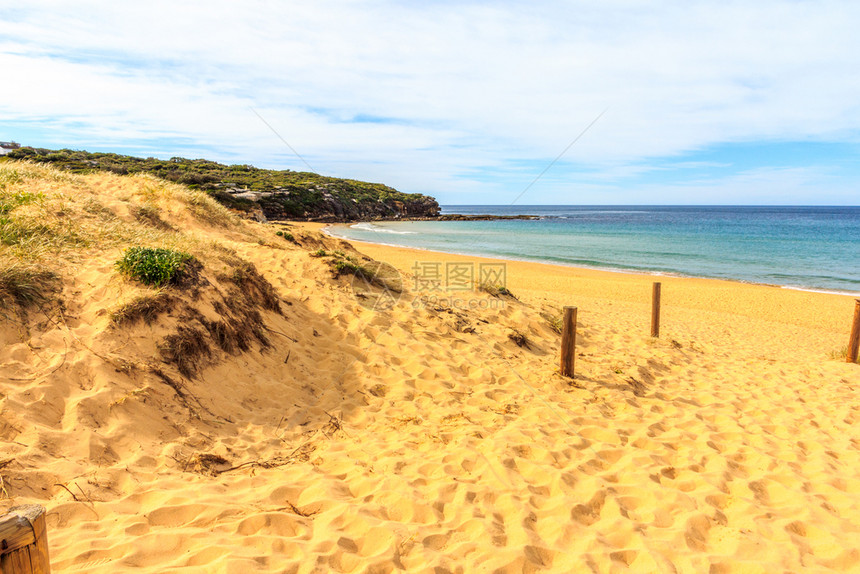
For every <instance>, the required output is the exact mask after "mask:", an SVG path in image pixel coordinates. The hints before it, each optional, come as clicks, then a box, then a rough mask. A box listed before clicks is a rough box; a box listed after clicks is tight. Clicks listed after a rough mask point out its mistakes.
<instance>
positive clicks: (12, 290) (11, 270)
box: [0, 263, 60, 307]
mask: <svg viewBox="0 0 860 574" xmlns="http://www.w3.org/2000/svg"><path fill="white" fill-rule="evenodd" d="M59 281H60V278H59V275H57V274H56V273H54V272H53V271H50V270H47V269H44V268H40V267H37V266H35V265H23V264H19V263H13V264H11V265H4V266H3V267H2V268H0V301H4V300H8V301H11V302H14V303H16V304H17V305H19V306H21V307H28V306H30V305H36V304H41V303H44V302H45V301H48V300H49V299H50V298H51V297H52V295H53V294H54V293H55V292H56V291H57V290H58V289H59Z"/></svg>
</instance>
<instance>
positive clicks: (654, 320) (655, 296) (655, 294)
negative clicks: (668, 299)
mask: <svg viewBox="0 0 860 574" xmlns="http://www.w3.org/2000/svg"><path fill="white" fill-rule="evenodd" d="M651 336H652V337H659V336H660V283H658V282H655V283H654V288H653V289H652V291H651Z"/></svg>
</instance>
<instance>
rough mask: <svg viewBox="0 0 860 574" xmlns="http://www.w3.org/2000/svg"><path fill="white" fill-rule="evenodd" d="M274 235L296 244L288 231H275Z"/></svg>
mask: <svg viewBox="0 0 860 574" xmlns="http://www.w3.org/2000/svg"><path fill="white" fill-rule="evenodd" d="M275 235H277V236H278V237H283V238H284V239H286V240H287V241H292V242H293V243H295V242H296V238H295V237H293V234H292V233H290V232H289V231H276V232H275Z"/></svg>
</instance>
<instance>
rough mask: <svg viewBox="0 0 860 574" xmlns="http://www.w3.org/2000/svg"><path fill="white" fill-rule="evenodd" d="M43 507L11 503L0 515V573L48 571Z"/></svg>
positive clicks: (44, 573)
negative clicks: (3, 513) (11, 505)
mask: <svg viewBox="0 0 860 574" xmlns="http://www.w3.org/2000/svg"><path fill="white" fill-rule="evenodd" d="M50 572H51V563H50V560H49V558H48V534H47V531H46V529H45V509H44V508H42V507H41V506H37V505H35V504H28V505H26V506H14V507H12V508H10V509H9V512H8V513H7V514H5V515H3V516H2V517H0V574H50Z"/></svg>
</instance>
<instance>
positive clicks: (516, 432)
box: [0, 176, 860, 573]
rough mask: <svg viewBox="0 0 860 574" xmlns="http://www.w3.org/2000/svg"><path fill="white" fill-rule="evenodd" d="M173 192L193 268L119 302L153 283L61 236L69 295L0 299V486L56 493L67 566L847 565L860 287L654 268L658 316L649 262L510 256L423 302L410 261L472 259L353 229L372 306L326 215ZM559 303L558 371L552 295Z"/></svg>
mask: <svg viewBox="0 0 860 574" xmlns="http://www.w3.org/2000/svg"><path fill="white" fill-rule="evenodd" d="M98 177H100V178H101V179H98V180H93V181H90V180H81V181H79V182H78V183H77V184H76V185H78V186H81V187H82V188H85V189H86V190H87V193H89V194H91V196H92V197H91V198H95V199H98V200H99V201H100V202H101V204H102V205H103V206H104V207H105V209H108V210H109V211H110V212H111V214H112V215H111V217H116V218H119V219H121V220H123V221H126V220H127V221H129V222H131V221H132V218H131V217H130V216H128V213H131V212H132V211H130V207H129V206H130V205H133V204H134V203H135V201H138V200H137V199H136V197H137V196H136V195H135V194H136V193H137V192H135V191H134V189H130V188H134V186H136V185H142V184H141V183H140V182H139V181H137V180H134V179H133V178H119V177H113V176H110V177H108V176H98ZM129 179H131V182H129V181H128V180H129ZM120 189H121V190H125V191H126V195H128V196H129V197H128V198H127V199H125V200H122V199H117V197H118V195H117V193H118V190H120ZM129 189H130V190H129ZM177 193H178V192H177ZM119 195H122V194H119ZM111 198H113V199H111ZM166 201H167V200H164V202H166ZM164 202H163V205H162V208H163V211H162V217H163V219H164V221H165V222H167V223H169V224H171V225H174V226H175V227H177V228H181V229H182V230H183V231H182V233H183V234H184V235H187V236H188V237H190V238H192V239H193V242H192V243H190V244H192V247H193V246H195V245H196V246H197V247H194V249H198V252H199V254H200V255H199V256H200V258H201V259H202V260H203V262H204V271H203V277H204V279H205V280H206V282H205V283H201V284H200V285H199V287H198V289H197V291H196V293H192V292H189V291H183V290H179V289H176V288H172V289H169V290H168V291H167V292H166V293H168V294H169V295H171V296H172V297H174V298H175V301H174V302H173V304H172V307H170V306H169V308H167V309H163V310H161V311H160V312H159V313H158V314H156V316H155V318H154V319H153V320H152V321H151V323H149V324H147V323H146V322H145V321H136V322H133V323H130V324H120V325H117V324H116V323H115V322H112V321H111V310H115V309H116V308H117V305H118V302H123V301H128V300H130V299H132V298H133V297H137V296H140V295H141V293H144V294H145V293H147V292H148V290H147V289H146V288H143V287H140V286H137V285H134V284H131V283H130V282H128V281H126V280H124V279H122V278H120V277H119V276H118V275H117V274H116V272H115V270H114V268H113V262H114V261H115V260H116V259H117V258H118V256H119V254H120V252H121V250H122V247H123V245H121V244H119V243H117V244H108V245H103V246H97V247H92V248H90V250H89V251H87V252H86V254H85V255H82V256H79V257H74V258H68V259H64V260H63V261H64V264H63V265H64V269H63V290H62V299H63V301H64V302H65V303H64V307H63V308H62V309H54V310H51V309H46V310H45V311H44V312H42V311H38V310H30V311H28V312H27V313H26V316H25V317H23V318H22V317H18V316H17V315H9V316H7V319H5V320H4V323H2V335H0V337H2V343H3V346H2V349H0V417H2V418H0V438H2V441H3V442H2V455H0V476H2V478H3V485H4V491H3V492H2V493H0V496H4V498H5V500H3V501H2V504H4V505H7V506H8V505H12V504H20V503H26V502H37V503H40V504H43V505H45V506H46V507H47V508H48V529H49V537H50V548H51V553H52V561H53V567H54V570H55V571H56V572H77V571H80V572H105V573H108V572H110V573H112V572H117V571H124V570H128V569H132V568H138V569H142V570H144V571H149V572H168V571H188V572H198V571H200V572H209V571H211V572H248V571H259V572H302V573H308V572H329V571H334V572H395V571H408V572H428V573H429V572H433V573H440V572H511V573H513V572H517V573H519V572H538V571H553V572H590V571H594V572H625V571H633V572H782V571H802V570H809V571H828V570H836V571H858V570H860V426H858V424H857V423H858V422H860V396H858V392H860V366H858V365H849V364H846V363H844V362H843V360H841V359H839V358H838V354H839V351H840V350H841V349H842V348H843V347H844V345H845V343H846V342H847V337H848V327H849V322H850V318H851V313H852V310H853V305H854V301H853V299H852V298H850V297H845V296H837V295H825V294H814V293H802V292H796V291H789V290H784V289H778V288H773V287H764V286H750V285H742V284H738V283H730V282H721V281H705V280H692V279H677V278H662V282H663V292H664V298H663V306H664V311H663V329H662V333H661V338H660V339H652V338H651V337H649V336H648V321H649V318H650V315H649V313H650V302H649V301H650V285H651V282H652V281H653V278H652V277H648V276H637V275H624V274H616V273H601V272H596V271H586V270H580V269H569V268H561V267H553V266H545V265H538V264H528V263H520V262H509V263H508V264H507V265H508V266H507V277H508V281H507V286H508V288H509V289H510V290H511V291H512V292H513V294H514V295H515V296H516V297H517V298H518V299H512V298H509V297H504V296H502V297H492V296H491V295H489V294H487V293H484V292H473V291H469V292H465V291H464V292H460V293H458V294H457V296H456V297H457V298H458V300H459V301H460V304H462V305H465V306H469V304H470V303H469V302H470V301H471V302H472V303H471V304H472V305H473V306H474V308H466V309H452V308H450V307H445V306H439V305H437V306H432V305H431V306H422V305H420V304H418V305H413V303H415V301H416V297H420V296H421V295H422V293H420V292H414V291H413V290H412V287H414V285H413V277H412V276H411V275H410V274H411V273H412V271H411V268H412V266H413V265H414V262H415V261H441V262H445V261H471V262H480V260H479V259H477V258H465V257H462V256H453V255H443V254H435V253H428V252H415V251H409V250H405V249H394V248H390V247H382V246H374V245H366V244H355V245H356V247H357V248H358V250H359V251H360V252H362V253H364V254H366V255H368V256H370V257H372V258H374V259H376V260H379V261H386V262H388V263H390V264H391V265H393V266H394V267H396V268H397V269H399V270H400V271H401V273H402V275H403V278H404V280H403V283H404V285H405V286H406V291H405V292H404V293H403V294H402V295H401V296H400V297H399V300H398V301H397V303H396V305H394V307H393V308H391V309H389V310H371V309H369V308H368V307H369V304H368V301H369V300H370V301H373V299H372V296H371V299H362V298H360V297H357V296H356V295H355V292H354V289H353V286H352V284H351V281H350V279H349V278H347V277H340V278H335V277H333V274H332V271H331V269H330V268H329V267H328V265H327V264H326V263H325V261H324V258H322V257H313V256H312V255H311V254H312V252H313V251H314V250H316V249H318V248H320V247H322V248H324V249H327V250H332V249H338V248H340V249H344V250H345V251H346V252H347V253H349V250H348V248H347V247H345V246H341V245H338V244H337V242H336V241H335V240H332V239H325V238H323V237H322V236H320V235H319V234H318V231H317V229H318V227H319V226H313V225H304V226H301V227H299V226H292V227H291V230H292V232H293V233H294V235H295V236H296V238H297V239H298V240H299V242H300V243H301V244H302V245H295V244H293V243H290V242H287V241H285V240H283V239H282V238H280V237H277V236H275V234H274V231H275V230H274V229H273V228H271V227H264V226H261V225H258V224H252V223H247V222H238V221H231V222H228V223H223V224H219V225H215V224H211V223H207V222H206V221H204V220H201V219H200V218H197V217H196V216H194V215H193V214H191V215H188V213H186V211H184V210H183V209H184V208H182V206H181V205H180V204H176V203H164ZM171 205H172V206H173V207H172V208H170V206H171ZM169 208H170V209H169ZM129 225H131V223H129ZM177 241H178V239H177ZM189 241H190V240H189ZM219 246H220V247H219ZM225 249H226V250H230V255H229V257H228V256H227V255H224V253H226V252H225V251H224V250H225ZM219 257H220V259H219ZM234 259H235V260H241V261H244V262H250V263H252V264H253V266H254V267H255V269H256V270H257V271H259V273H260V275H261V276H262V277H263V278H265V280H267V281H268V282H269V283H270V284H271V285H272V286H273V288H274V292H275V293H276V294H277V296H278V298H279V299H280V303H279V305H278V309H261V310H260V316H261V318H262V321H263V324H264V332H263V333H262V335H261V336H260V337H257V338H252V339H250V340H249V342H248V344H247V346H248V350H246V351H242V350H241V349H238V348H236V349H233V350H232V351H227V350H225V349H224V348H221V347H218V346H217V345H215V344H214V343H212V341H213V340H214V339H212V340H210V339H209V338H207V339H206V341H208V342H209V343H210V344H209V347H210V351H209V354H208V355H205V354H204V355H201V356H200V357H199V358H198V359H197V360H196V361H195V364H194V365H192V366H191V367H190V368H191V371H190V372H189V375H188V376H186V375H183V374H182V373H181V372H180V370H179V368H178V367H177V363H176V362H173V363H165V361H164V355H163V353H161V352H160V351H159V344H160V343H162V342H163V341H164V340H165V337H168V336H169V335H170V334H171V333H176V332H179V330H180V328H181V327H184V326H186V327H187V326H191V325H197V324H203V322H202V321H203V320H207V321H208V320H212V321H214V320H215V319H217V318H218V316H219V309H223V306H224V305H225V304H229V303H232V304H234V305H235V304H237V303H236V301H239V300H240V299H238V298H240V295H241V294H237V292H236V286H235V285H234V284H233V283H230V281H229V280H228V279H227V278H225V277H229V276H230V273H233V272H234V271H232V269H233V267H231V265H234V266H235V265H236V264H235V263H231V262H233V261H234ZM260 285H262V283H260ZM245 289H246V291H248V292H251V291H254V289H257V287H253V286H252V287H246V288H245ZM254 292H255V293H256V291H254ZM250 300H251V299H249V301H250ZM254 300H261V299H259V298H256V299H254ZM225 302H226V303H225ZM418 302H419V303H420V299H419V300H418ZM564 304H572V305H577V306H578V307H579V326H578V349H577V351H578V356H577V359H576V360H577V364H576V368H577V376H576V379H575V380H574V381H570V380H568V379H564V378H562V377H560V376H559V375H558V374H557V362H558V346H559V335H558V334H557V333H556V332H554V331H553V329H552V326H551V324H550V321H549V320H548V319H547V318H549V319H553V318H555V317H557V316H558V314H559V310H560V307H561V305H564ZM514 331H517V332H519V333H520V334H522V335H525V337H526V338H527V341H528V346H527V347H520V346H518V345H517V344H516V343H515V342H514V341H513V340H512V339H511V338H510V337H509V336H510V335H511V334H513V333H514ZM207 337H208V335H207ZM213 337H214V335H213ZM264 339H265V342H264ZM186 370H188V368H186Z"/></svg>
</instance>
